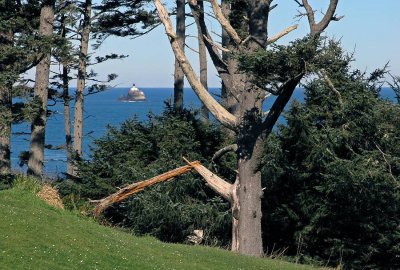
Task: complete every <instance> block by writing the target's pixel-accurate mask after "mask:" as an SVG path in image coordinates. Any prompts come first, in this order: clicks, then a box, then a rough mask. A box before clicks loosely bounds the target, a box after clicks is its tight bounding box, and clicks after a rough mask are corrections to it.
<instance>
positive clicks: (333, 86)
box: [317, 69, 343, 110]
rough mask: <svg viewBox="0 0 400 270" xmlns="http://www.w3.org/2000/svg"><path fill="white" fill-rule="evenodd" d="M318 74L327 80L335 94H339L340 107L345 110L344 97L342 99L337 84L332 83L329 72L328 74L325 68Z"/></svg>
mask: <svg viewBox="0 0 400 270" xmlns="http://www.w3.org/2000/svg"><path fill="white" fill-rule="evenodd" d="M317 73H318V75H319V77H320V78H321V79H323V80H325V81H326V83H327V84H328V86H329V88H330V89H331V90H332V91H333V92H334V93H335V95H336V96H337V98H338V100H339V104H340V109H341V110H343V99H342V95H341V94H340V92H339V91H338V90H337V89H336V87H335V85H334V84H333V83H332V81H331V79H330V78H329V76H328V74H326V72H325V70H324V69H321V70H319V71H318V72H317Z"/></svg>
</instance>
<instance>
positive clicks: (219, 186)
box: [183, 158, 233, 202]
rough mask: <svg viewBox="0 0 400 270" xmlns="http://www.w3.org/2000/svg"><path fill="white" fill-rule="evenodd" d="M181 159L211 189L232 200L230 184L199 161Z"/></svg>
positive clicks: (231, 186)
mask: <svg viewBox="0 0 400 270" xmlns="http://www.w3.org/2000/svg"><path fill="white" fill-rule="evenodd" d="M183 159H184V160H185V161H186V162H187V163H188V164H189V166H191V167H192V168H193V169H195V170H196V171H197V172H198V173H199V174H200V175H201V176H202V177H203V178H204V180H205V181H206V182H207V185H208V186H209V187H210V188H211V189H213V190H214V191H215V192H217V193H218V194H219V195H220V196H222V197H223V198H224V199H225V200H227V201H229V202H232V188H233V185H232V184H230V183H228V182H226V181H225V180H224V179H222V178H221V177H219V176H218V175H216V174H214V173H213V172H211V171H210V170H209V169H207V168H206V167H204V166H203V165H201V164H200V162H190V161H188V160H187V159H185V158H183Z"/></svg>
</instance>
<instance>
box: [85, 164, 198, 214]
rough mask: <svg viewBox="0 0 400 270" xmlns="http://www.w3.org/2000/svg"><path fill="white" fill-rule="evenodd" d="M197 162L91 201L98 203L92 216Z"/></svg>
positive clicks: (183, 170) (185, 169) (174, 175)
mask: <svg viewBox="0 0 400 270" xmlns="http://www.w3.org/2000/svg"><path fill="white" fill-rule="evenodd" d="M199 164H200V162H199V161H193V162H190V163H189V164H188V165H186V166H182V167H179V168H176V169H174V170H171V171H168V172H166V173H163V174H160V175H157V176H155V177H153V178H151V179H148V180H145V181H141V182H137V183H133V184H130V185H128V186H126V187H124V188H122V189H120V190H118V191H117V192H115V193H113V194H111V195H110V196H108V197H106V198H103V199H101V200H97V201H91V202H95V203H98V205H97V206H96V208H95V209H94V216H96V217H98V216H99V215H100V214H101V213H102V212H103V211H104V210H105V209H106V208H108V207H110V206H111V205H112V204H114V203H116V202H120V201H122V200H125V199H126V198H127V197H129V196H131V195H133V194H135V193H138V192H140V191H142V190H143V189H144V188H146V187H149V186H152V185H155V184H157V183H160V182H164V181H169V180H172V179H173V178H174V177H176V176H179V175H182V174H185V173H187V172H190V171H191V170H192V169H193V166H195V165H199Z"/></svg>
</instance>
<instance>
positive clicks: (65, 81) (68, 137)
mask: <svg viewBox="0 0 400 270" xmlns="http://www.w3.org/2000/svg"><path fill="white" fill-rule="evenodd" d="M64 5H65V1H62V2H61V6H64ZM65 21H66V16H65V14H64V13H63V14H62V15H61V37H62V38H63V39H65V38H66V36H67V27H66V22H65ZM61 62H62V63H61V64H62V66H63V68H62V87H63V95H62V97H63V101H64V129H65V150H66V155H67V175H72V174H73V155H72V153H73V147H72V134H71V106H70V100H71V99H70V96H69V78H68V71H69V68H68V63H66V61H65V59H62V61H61Z"/></svg>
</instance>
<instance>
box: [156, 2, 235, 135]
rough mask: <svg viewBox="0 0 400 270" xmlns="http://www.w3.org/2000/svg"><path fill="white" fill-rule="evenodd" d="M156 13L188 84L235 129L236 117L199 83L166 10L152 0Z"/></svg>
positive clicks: (217, 116)
mask: <svg viewBox="0 0 400 270" xmlns="http://www.w3.org/2000/svg"><path fill="white" fill-rule="evenodd" d="M153 2H154V4H155V6H156V8H157V12H158V15H159V17H160V20H161V22H162V23H163V24H164V27H165V31H166V33H167V35H168V36H169V38H170V43H171V47H172V50H173V51H174V53H175V57H176V59H177V60H178V61H179V63H180V65H181V67H182V69H183V71H184V73H185V75H186V78H187V79H188V81H189V83H190V85H191V86H192V88H193V90H194V91H195V93H196V94H197V96H198V97H199V99H200V100H201V101H202V102H203V104H204V105H205V106H206V107H207V109H208V110H209V111H210V112H211V113H212V114H213V115H214V117H215V118H216V119H217V120H218V121H219V122H220V123H221V124H222V125H224V126H225V127H227V128H229V129H232V130H235V129H236V125H237V123H236V122H237V119H236V117H235V116H234V115H233V114H231V113H230V112H228V111H227V110H226V109H225V108H224V107H223V106H222V105H221V104H219V103H218V102H217V101H216V100H215V99H214V98H213V97H212V96H211V95H210V93H209V92H208V91H207V89H205V88H204V86H203V85H202V84H201V82H200V80H199V79H198V78H197V76H196V73H195V71H194V70H193V68H192V66H191V65H190V63H189V60H188V59H187V57H186V55H185V53H184V52H183V50H182V49H181V48H180V46H179V43H178V42H177V40H176V34H175V31H174V30H173V27H172V22H171V19H170V17H169V15H168V12H167V10H166V9H165V7H164V5H163V4H162V3H161V1H160V0H153Z"/></svg>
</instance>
